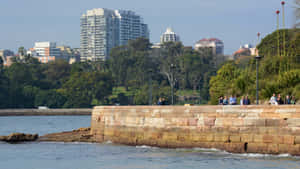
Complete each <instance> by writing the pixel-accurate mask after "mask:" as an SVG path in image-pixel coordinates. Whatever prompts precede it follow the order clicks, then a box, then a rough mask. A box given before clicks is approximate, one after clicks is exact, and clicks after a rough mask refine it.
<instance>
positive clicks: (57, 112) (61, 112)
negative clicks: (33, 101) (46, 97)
mask: <svg viewBox="0 0 300 169" xmlns="http://www.w3.org/2000/svg"><path fill="white" fill-rule="evenodd" d="M91 114H92V109H0V116H68V115H91Z"/></svg>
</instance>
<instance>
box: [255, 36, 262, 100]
mask: <svg viewBox="0 0 300 169" xmlns="http://www.w3.org/2000/svg"><path fill="white" fill-rule="evenodd" d="M259 38H260V33H257V39H258V42H257V45H258V43H259ZM257 45H256V56H255V60H256V105H258V104H259V95H258V90H259V86H258V67H259V60H260V59H261V56H259V53H258V49H257Z"/></svg>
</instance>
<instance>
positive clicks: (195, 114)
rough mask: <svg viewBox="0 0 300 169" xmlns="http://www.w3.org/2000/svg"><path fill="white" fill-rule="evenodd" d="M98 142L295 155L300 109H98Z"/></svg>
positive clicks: (298, 146) (299, 150)
mask: <svg viewBox="0 0 300 169" xmlns="http://www.w3.org/2000/svg"><path fill="white" fill-rule="evenodd" d="M91 134H93V135H94V137H95V139H96V141H97V142H103V141H108V140H110V141H112V142H114V143H121V144H127V145H149V146H157V147H168V148H192V147H201V148H217V149H221V150H226V151H229V152H234V153H267V154H283V153H289V154H292V155H300V106H99V107H95V108H94V109H93V113H92V121H91Z"/></svg>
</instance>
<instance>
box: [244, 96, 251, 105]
mask: <svg viewBox="0 0 300 169" xmlns="http://www.w3.org/2000/svg"><path fill="white" fill-rule="evenodd" d="M244 105H250V99H249V97H248V95H247V96H246V97H245V99H244Z"/></svg>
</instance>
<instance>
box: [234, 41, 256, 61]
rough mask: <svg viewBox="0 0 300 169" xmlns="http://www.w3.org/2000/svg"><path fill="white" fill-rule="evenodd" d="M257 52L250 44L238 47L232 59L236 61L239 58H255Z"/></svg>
mask: <svg viewBox="0 0 300 169" xmlns="http://www.w3.org/2000/svg"><path fill="white" fill-rule="evenodd" d="M257 53H258V52H257V50H256V48H255V47H253V46H252V45H251V44H245V45H243V46H240V48H239V49H238V50H237V51H235V52H234V53H233V58H234V59H237V58H239V57H241V56H255V55H257Z"/></svg>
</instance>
